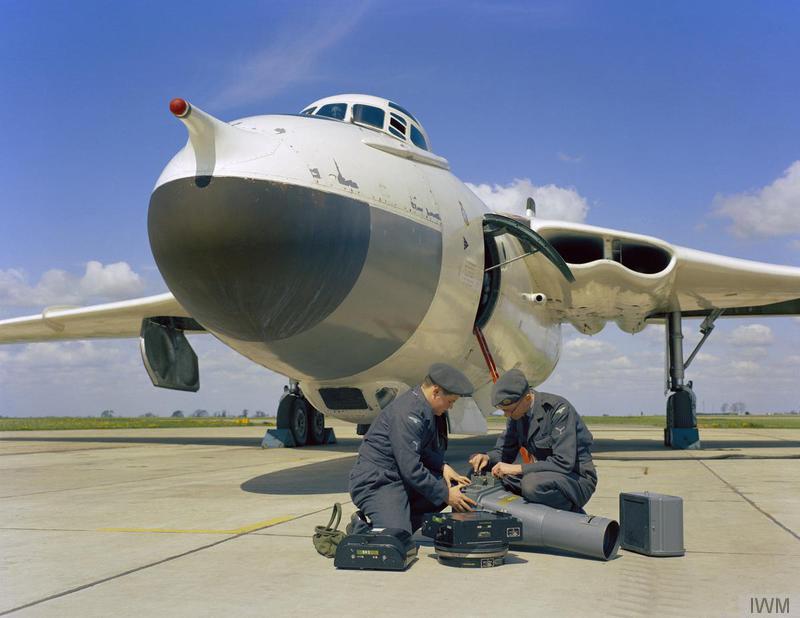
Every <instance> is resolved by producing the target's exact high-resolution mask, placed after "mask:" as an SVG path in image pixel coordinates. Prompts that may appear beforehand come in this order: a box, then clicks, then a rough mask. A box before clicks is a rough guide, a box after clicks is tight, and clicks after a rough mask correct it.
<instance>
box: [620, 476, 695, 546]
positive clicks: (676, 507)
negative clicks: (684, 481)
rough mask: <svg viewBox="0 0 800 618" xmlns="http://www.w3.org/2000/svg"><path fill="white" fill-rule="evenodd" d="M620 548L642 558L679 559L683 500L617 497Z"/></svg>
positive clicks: (633, 495)
mask: <svg viewBox="0 0 800 618" xmlns="http://www.w3.org/2000/svg"><path fill="white" fill-rule="evenodd" d="M619 525H620V539H621V540H620V547H622V548H623V549H628V550H630V551H635V552H637V553H640V554H645V555H646V556H682V555H683V554H684V553H685V549H684V547H683V498H680V497H679V496H666V495H664V494H653V493H650V492H648V491H645V492H642V493H622V494H620V495H619Z"/></svg>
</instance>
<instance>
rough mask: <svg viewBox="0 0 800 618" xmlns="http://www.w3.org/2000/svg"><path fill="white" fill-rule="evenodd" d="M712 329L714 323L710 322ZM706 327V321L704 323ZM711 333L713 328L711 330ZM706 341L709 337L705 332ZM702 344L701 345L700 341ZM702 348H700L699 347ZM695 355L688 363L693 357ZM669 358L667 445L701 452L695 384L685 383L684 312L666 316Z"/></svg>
mask: <svg viewBox="0 0 800 618" xmlns="http://www.w3.org/2000/svg"><path fill="white" fill-rule="evenodd" d="M711 323H712V325H711V328H713V320H711ZM703 324H704V326H705V324H706V323H705V322H704V323H703ZM708 332H709V333H710V332H711V329H709V331H708ZM703 334H704V337H703V341H705V338H706V337H707V336H708V335H707V334H706V333H705V332H704V333H703ZM701 344H702V342H701ZM698 349H699V346H698ZM696 353H697V349H695V351H694V352H693V353H692V355H691V357H690V358H689V362H691V360H692V359H693V358H694V355H695V354H696ZM667 359H668V360H669V381H668V388H669V390H670V391H672V394H671V395H670V396H669V398H668V399H667V426H666V427H665V428H664V446H671V447H672V448H674V449H699V448H700V432H699V431H698V430H697V412H696V408H697V403H696V401H697V400H696V398H695V395H694V391H693V390H692V383H691V382H689V383H688V384H684V382H683V380H684V369H686V367H687V366H688V365H689V363H686V365H684V362H683V332H682V331H681V313H680V311H675V312H673V313H670V314H669V315H668V316H667Z"/></svg>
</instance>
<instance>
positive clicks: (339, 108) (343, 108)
mask: <svg viewBox="0 0 800 618" xmlns="http://www.w3.org/2000/svg"><path fill="white" fill-rule="evenodd" d="M345 114H347V103H328V104H327V105H323V106H322V107H320V108H319V110H318V111H317V113H316V114H315V115H316V116H326V117H327V118H333V119H335V120H344V117H345Z"/></svg>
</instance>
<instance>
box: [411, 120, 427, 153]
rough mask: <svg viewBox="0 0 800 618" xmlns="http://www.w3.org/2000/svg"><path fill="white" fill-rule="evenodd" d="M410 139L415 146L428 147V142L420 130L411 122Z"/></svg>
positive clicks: (425, 148)
mask: <svg viewBox="0 0 800 618" xmlns="http://www.w3.org/2000/svg"><path fill="white" fill-rule="evenodd" d="M411 141H412V142H413V143H414V145H415V146H416V147H417V148H422V149H423V150H427V149H428V144H427V143H426V142H425V138H424V137H423V136H422V133H421V132H420V130H419V129H418V128H417V127H415V126H414V125H413V124H412V125H411Z"/></svg>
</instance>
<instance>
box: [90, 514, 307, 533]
mask: <svg viewBox="0 0 800 618" xmlns="http://www.w3.org/2000/svg"><path fill="white" fill-rule="evenodd" d="M292 519H297V515H287V516H286V517H276V518H274V519H268V520H266V521H260V522H258V523H255V524H250V525H249V526H242V527H241V528H233V529H230V530H204V529H200V528H195V529H187V530H181V529H177V528H98V529H97V532H149V533H162V534H244V533H246V532H253V531H254V530H260V529H261V528H271V527H272V526H277V525H278V524H282V523H284V522H287V521H290V520H292Z"/></svg>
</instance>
